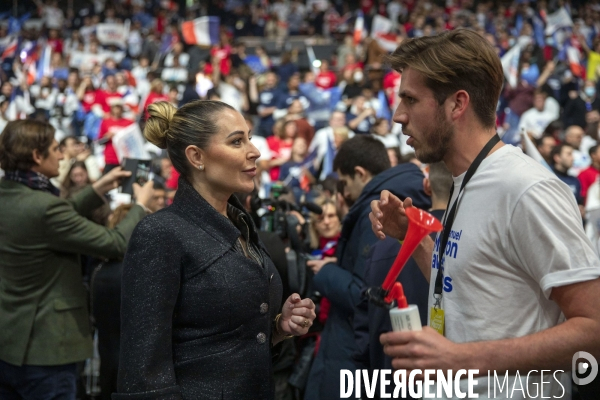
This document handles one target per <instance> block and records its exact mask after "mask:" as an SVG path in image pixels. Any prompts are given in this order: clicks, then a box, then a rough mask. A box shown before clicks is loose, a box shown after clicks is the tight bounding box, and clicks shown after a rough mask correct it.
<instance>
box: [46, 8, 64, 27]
mask: <svg viewBox="0 0 600 400" xmlns="http://www.w3.org/2000/svg"><path fill="white" fill-rule="evenodd" d="M42 19H43V20H44V24H46V27H47V28H48V29H59V30H62V29H63V22H64V20H65V15H64V13H63V12H62V10H61V9H60V8H58V7H51V6H44V8H43V9H42Z"/></svg>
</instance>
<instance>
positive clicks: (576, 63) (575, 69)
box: [565, 44, 585, 78]
mask: <svg viewBox="0 0 600 400" xmlns="http://www.w3.org/2000/svg"><path fill="white" fill-rule="evenodd" d="M565 48H566V51H567V59H568V60H569V66H570V67H571V72H572V73H573V75H575V76H576V77H579V78H583V77H584V76H585V70H584V69H583V65H581V57H580V54H579V50H578V49H577V48H575V47H573V46H571V45H570V44H567V45H566V46H565Z"/></svg>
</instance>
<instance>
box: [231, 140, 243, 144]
mask: <svg viewBox="0 0 600 400" xmlns="http://www.w3.org/2000/svg"><path fill="white" fill-rule="evenodd" d="M231 143H233V144H235V145H238V144H242V139H235V140H234V141H233V142H231Z"/></svg>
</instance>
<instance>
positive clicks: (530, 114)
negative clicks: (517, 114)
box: [518, 107, 558, 139]
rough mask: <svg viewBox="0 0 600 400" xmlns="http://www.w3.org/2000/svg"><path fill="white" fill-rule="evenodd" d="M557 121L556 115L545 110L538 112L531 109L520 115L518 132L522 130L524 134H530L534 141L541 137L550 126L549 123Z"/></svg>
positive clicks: (533, 108) (535, 109)
mask: <svg viewBox="0 0 600 400" xmlns="http://www.w3.org/2000/svg"><path fill="white" fill-rule="evenodd" d="M557 119H558V113H556V114H555V113H554V112H552V111H549V110H547V109H546V108H545V107H544V110H542V111H539V110H538V109H537V108H535V107H532V108H530V109H529V110H527V111H525V112H524V113H523V115H521V119H520V120H519V128H518V129H519V132H521V131H522V130H524V131H525V132H528V133H531V135H532V136H533V137H534V138H535V139H539V138H541V137H542V134H543V133H544V130H545V129H546V127H547V126H548V125H549V124H550V122H552V121H555V120H557Z"/></svg>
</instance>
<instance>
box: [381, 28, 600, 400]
mask: <svg viewBox="0 0 600 400" xmlns="http://www.w3.org/2000/svg"><path fill="white" fill-rule="evenodd" d="M392 66H393V67H394V68H395V69H396V70H398V71H400V72H402V82H401V85H400V98H401V102H400V104H399V106H398V108H397V110H396V112H395V115H394V121H395V122H397V123H400V124H402V126H403V133H404V134H405V135H407V136H409V139H408V141H407V143H408V145H410V146H412V147H413V148H414V149H415V154H416V156H417V158H418V159H419V160H420V161H422V162H426V163H431V162H437V161H442V160H443V161H444V162H445V164H446V165H447V166H448V168H449V169H450V171H451V172H452V175H453V177H454V189H453V196H452V199H451V202H450V204H451V205H453V204H454V202H455V201H457V199H458V205H457V211H456V213H455V219H454V222H453V224H452V227H451V231H450V234H449V240H448V244H447V245H446V246H445V248H444V254H443V256H442V265H443V268H442V271H443V275H442V277H441V279H442V280H441V281H440V282H441V283H442V290H441V292H442V293H441V299H440V302H439V303H438V304H437V305H436V301H435V298H434V288H435V281H436V278H437V275H438V268H439V262H438V250H439V247H440V244H439V243H440V238H441V233H440V234H438V236H437V239H436V240H435V241H433V240H431V239H430V238H429V237H426V238H425V239H424V240H423V241H422V242H421V243H420V245H419V246H418V247H417V249H416V251H415V253H414V254H413V257H414V258H415V260H416V261H417V263H418V264H419V267H420V268H421V271H422V272H423V274H424V275H425V277H426V278H427V279H428V280H429V282H430V296H429V313H430V315H429V321H427V322H429V323H428V324H427V325H431V326H434V327H435V328H436V329H434V328H432V327H429V326H427V327H424V328H423V330H422V331H416V332H392V333H386V334H383V335H382V336H381V341H382V343H383V344H384V349H385V352H386V354H388V355H390V356H392V357H394V360H393V364H392V365H393V366H394V368H395V369H406V370H414V369H421V370H424V369H436V370H444V371H445V370H448V369H451V370H453V371H454V372H456V371H458V370H459V369H477V370H479V374H480V378H479V379H478V380H477V385H476V386H475V387H474V388H475V393H477V394H479V398H480V399H482V398H488V377H487V376H488V372H490V373H491V374H492V377H493V373H494V371H495V372H496V374H497V375H498V376H499V380H500V382H502V381H503V378H504V375H505V373H506V372H507V371H508V374H509V375H510V378H509V379H508V381H507V383H508V388H510V391H507V388H506V387H505V388H504V392H503V393H500V392H499V389H498V387H496V396H495V397H494V396H493V394H494V393H493V391H491V392H490V397H489V398H512V399H517V398H526V397H527V396H533V397H534V398H535V397H536V396H537V398H541V397H542V396H544V397H546V398H548V396H549V397H553V396H556V398H563V399H568V398H570V379H569V375H568V374H569V371H570V370H571V361H572V357H573V356H574V354H575V353H577V352H579V351H586V352H589V353H591V354H593V355H595V356H596V357H598V356H599V355H600V335H598V332H600V296H599V295H598V293H600V279H598V277H600V261H599V260H598V257H597V256H596V255H595V253H594V250H593V248H592V245H591V243H590V242H589V240H588V239H587V238H586V236H585V234H584V231H583V228H582V226H581V215H580V214H579V210H578V208H577V204H576V202H575V199H574V197H573V195H572V193H571V192H570V190H569V188H568V187H567V186H566V185H565V184H563V183H562V182H561V181H560V180H559V179H558V178H556V176H554V175H553V174H552V173H551V172H549V171H548V170H546V169H545V168H544V167H542V166H541V165H540V164H538V163H537V162H535V161H534V160H533V159H531V158H529V157H528V156H526V155H524V154H523V153H522V152H521V150H519V149H517V148H515V147H512V146H508V145H504V144H502V142H499V143H497V144H495V145H494V146H493V147H492V148H491V150H490V151H489V152H488V153H487V156H486V154H485V153H483V156H485V158H484V159H483V161H482V162H481V164H480V165H479V167H478V168H477V169H476V171H475V173H474V175H472V178H471V179H470V180H469V181H468V183H467V184H466V186H465V187H464V190H462V191H461V190H460V188H461V184H462V182H463V179H465V175H466V171H467V170H468V169H469V167H470V166H471V165H472V163H473V161H474V160H475V159H476V158H477V156H478V154H480V152H482V149H484V147H486V144H487V143H490V142H491V139H492V138H494V136H495V135H496V132H495V108H496V104H497V102H498V97H499V95H500V91H501V89H502V85H503V72H502V66H501V64H500V60H499V59H498V57H497V55H496V54H495V52H494V49H493V48H492V47H491V46H490V45H489V44H488V43H487V42H486V40H485V39H484V38H482V37H481V36H479V35H477V34H476V33H475V32H472V31H468V30H464V29H457V30H453V31H449V32H446V33H444V34H442V35H438V36H433V37H423V38H419V39H415V40H410V41H405V42H403V43H402V45H401V46H400V47H399V48H398V49H397V50H396V51H395V52H394V54H393V55H392ZM492 143H493V142H492ZM411 205H412V201H411V200H410V199H406V200H405V201H404V202H402V201H400V199H398V198H397V197H395V196H394V195H392V194H391V193H389V192H387V191H383V192H382V193H381V198H380V200H376V201H373V202H372V204H371V207H372V212H371V214H370V216H369V217H370V219H371V223H372V225H373V230H374V232H375V233H376V235H378V236H379V237H380V238H381V239H383V238H385V236H386V235H389V236H391V237H394V238H397V239H399V240H403V239H404V237H405V235H406V229H407V224H408V221H407V218H406V215H405V213H404V210H405V208H407V207H410V206H411ZM449 208H450V207H449ZM444 221H447V215H446V216H445V219H444ZM437 297H440V296H436V298H437ZM442 321H443V322H442ZM432 322H433V323H432ZM533 370H536V372H534V373H532V374H531V375H530V376H529V379H527V378H528V376H527V374H528V372H529V371H533ZM541 370H551V371H553V372H554V371H558V370H563V371H566V372H563V373H559V372H557V373H556V375H555V376H554V377H553V375H552V372H549V371H546V375H544V376H543V377H542V376H541V374H540V371H541ZM517 371H519V372H520V379H519V380H518V381H517V380H516V374H517ZM542 379H543V382H544V384H543V385H542ZM493 383H494V382H493V381H492V384H493ZM466 384H467V382H466V381H462V382H461V386H462V387H463V391H465V388H466ZM515 386H516V388H517V390H516V391H515V390H514V387H515ZM523 386H525V387H523ZM520 387H521V388H522V389H523V390H521V389H519V388H520ZM536 390H537V391H538V392H539V394H537V395H535V396H534V393H535V391H536ZM455 395H456V393H455Z"/></svg>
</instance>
